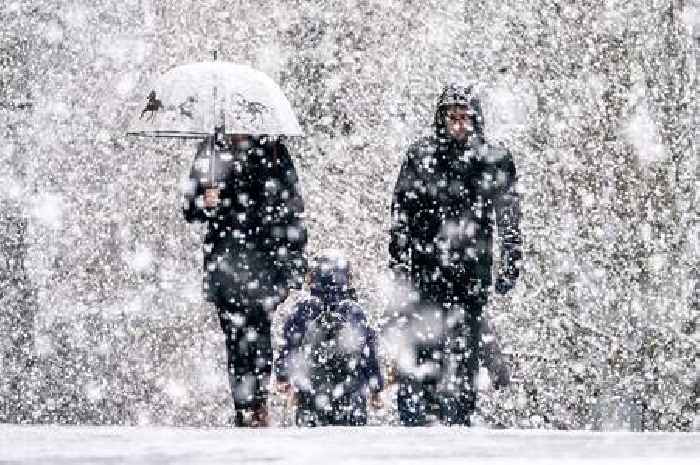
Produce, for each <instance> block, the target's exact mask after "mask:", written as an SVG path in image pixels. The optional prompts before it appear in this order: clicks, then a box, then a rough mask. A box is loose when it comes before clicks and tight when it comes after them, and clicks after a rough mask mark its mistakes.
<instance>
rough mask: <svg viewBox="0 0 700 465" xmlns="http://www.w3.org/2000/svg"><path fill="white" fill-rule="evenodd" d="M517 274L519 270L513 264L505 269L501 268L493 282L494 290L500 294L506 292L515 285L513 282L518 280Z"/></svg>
mask: <svg viewBox="0 0 700 465" xmlns="http://www.w3.org/2000/svg"><path fill="white" fill-rule="evenodd" d="M519 275H520V271H519V270H518V268H516V267H514V266H513V267H510V268H508V269H506V270H501V271H500V272H499V273H498V277H497V278H496V282H495V283H494V287H495V288H496V292H498V293H499V294H501V295H505V294H507V293H508V292H509V291H510V290H511V289H513V288H514V287H515V283H516V281H517V280H518V276H519Z"/></svg>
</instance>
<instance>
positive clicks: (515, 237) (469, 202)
mask: <svg viewBox="0 0 700 465" xmlns="http://www.w3.org/2000/svg"><path fill="white" fill-rule="evenodd" d="M519 218H520V209H519V199H518V193H517V191H516V172H515V165H514V164H513V159H512V156H511V154H510V153H509V151H508V150H506V149H505V148H503V147H497V146H493V145H490V144H488V143H486V142H485V140H484V136H483V116H482V112H481V105H480V102H479V100H478V98H477V97H476V95H475V94H474V92H473V88H472V87H471V86H459V85H454V84H453V85H449V86H446V87H445V88H444V90H443V92H442V94H441V96H440V98H439V101H438V105H437V111H436V114H435V135H434V136H431V137H426V138H423V139H420V140H418V141H417V142H415V143H414V144H413V145H411V146H410V148H409V149H408V153H407V155H406V157H405V160H404V161H403V164H402V166H401V171H400V174H399V177H398V180H397V182H396V188H395V191H394V197H393V202H392V226H391V241H390V245H389V253H390V267H391V268H392V269H393V270H394V273H395V275H396V276H398V277H400V278H401V279H403V280H405V282H407V283H408V284H409V285H410V286H412V287H413V289H414V290H415V293H414V298H413V299H412V300H411V301H410V302H404V303H403V305H402V306H401V308H400V309H399V311H398V313H397V319H396V322H395V326H394V327H393V329H397V328H398V329H399V330H400V331H403V336H404V337H406V338H407V339H405V340H408V341H409V342H410V344H409V345H410V346H411V347H412V348H413V349H414V350H415V354H414V359H412V360H410V363H408V364H406V363H404V364H403V368H401V367H399V394H398V407H399V415H400V419H401V422H402V424H405V425H421V424H425V423H426V422H428V421H429V420H430V417H431V416H434V417H437V418H440V419H441V420H442V421H443V422H444V423H446V424H463V425H468V424H469V421H470V420H469V417H470V415H471V414H472V413H473V411H474V408H475V402H476V389H475V387H474V386H473V380H474V376H475V374H476V371H477V369H478V353H479V351H478V348H479V341H480V327H481V317H482V309H483V307H484V305H485V304H486V300H487V295H488V290H489V288H490V287H491V285H492V282H493V280H492V264H493V254H492V250H493V240H494V231H497V232H498V235H497V237H498V242H499V245H500V249H501V260H500V266H499V268H498V272H497V273H496V279H495V282H493V284H495V289H496V291H497V292H499V293H501V294H505V293H506V292H508V291H509V290H510V289H511V288H512V287H513V286H514V284H515V281H516V279H517V278H518V274H519V269H520V268H519V262H520V259H521V238H520V230H519Z"/></svg>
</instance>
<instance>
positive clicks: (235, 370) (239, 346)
mask: <svg viewBox="0 0 700 465" xmlns="http://www.w3.org/2000/svg"><path fill="white" fill-rule="evenodd" d="M219 320H220V323H221V328H222V330H223V331H224V336H225V338H226V355H227V360H228V373H229V383H230V385H231V393H232V396H233V400H234V404H235V408H236V425H238V426H266V425H267V421H268V418H267V397H268V389H269V388H268V385H269V381H270V374H271V372H272V342H271V337H270V320H269V318H268V316H267V313H266V312H265V311H264V310H263V309H262V307H261V306H260V305H253V306H246V307H244V306H242V305H238V304H236V303H228V304H224V305H219Z"/></svg>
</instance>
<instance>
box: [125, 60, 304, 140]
mask: <svg viewBox="0 0 700 465" xmlns="http://www.w3.org/2000/svg"><path fill="white" fill-rule="evenodd" d="M215 128H224V129H223V132H224V133H226V134H251V135H262V134H270V135H282V134H284V135H287V136H301V135H303V132H302V130H301V128H300V127H299V123H298V122H297V118H296V116H295V114H294V111H293V110H292V106H291V105H290V104H289V100H287V97H285V95H284V93H282V90H281V89H280V88H279V86H278V85H277V84H276V83H275V82H274V81H273V80H272V79H270V78H269V77H268V76H267V75H265V74H264V73H262V72H260V71H257V70H254V69H253V68H251V67H249V66H245V65H238V64H234V63H230V62H225V61H212V62H202V63H192V64H188V65H182V66H178V67H175V68H173V69H171V70H170V71H168V72H167V73H165V74H164V75H163V76H161V77H160V79H158V81H157V82H156V83H155V85H154V86H153V88H152V90H151V91H150V93H149V94H148V97H147V99H146V104H145V106H144V107H143V109H142V110H140V111H139V112H138V114H136V115H134V117H133V119H132V121H131V124H130V126H129V130H128V132H127V134H128V135H135V136H150V137H179V138H202V137H207V136H208V135H211V134H214V133H215V132H216V131H215Z"/></svg>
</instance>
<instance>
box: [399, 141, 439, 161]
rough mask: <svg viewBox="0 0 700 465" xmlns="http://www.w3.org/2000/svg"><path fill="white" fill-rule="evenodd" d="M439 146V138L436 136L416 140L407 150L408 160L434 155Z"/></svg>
mask: <svg viewBox="0 0 700 465" xmlns="http://www.w3.org/2000/svg"><path fill="white" fill-rule="evenodd" d="M436 148H437V139H435V137H434V136H425V137H421V138H420V139H418V140H416V141H414V142H413V143H412V144H411V145H410V146H409V147H408V150H406V158H407V159H408V160H416V159H418V160H420V159H422V158H424V157H426V156H433V155H434V154H435V149H436Z"/></svg>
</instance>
